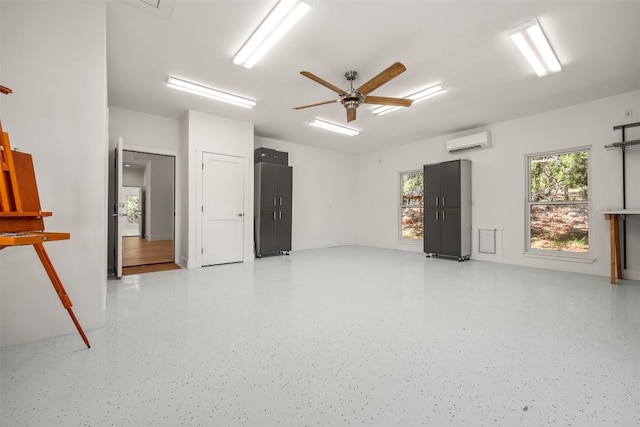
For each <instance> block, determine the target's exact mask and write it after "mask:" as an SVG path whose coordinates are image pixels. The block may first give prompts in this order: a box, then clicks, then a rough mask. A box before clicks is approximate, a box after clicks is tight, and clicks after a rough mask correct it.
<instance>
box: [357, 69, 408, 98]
mask: <svg viewBox="0 0 640 427" xmlns="http://www.w3.org/2000/svg"><path fill="white" fill-rule="evenodd" d="M406 69H407V67H405V66H404V65H402V64H401V63H400V62H396V63H394V64H392V65H390V66H389V67H388V68H387V69H386V70H383V71H382V72H381V73H380V74H378V75H377V76H375V77H374V78H372V79H371V80H369V81H368V82H366V83H365V84H363V85H362V86H360V87H359V88H358V91H360V92H362V93H363V94H365V95H366V94H368V93H369V92H372V91H374V90H375V89H377V88H379V87H380V86H382V85H383V84H385V83H386V82H388V81H389V80H391V79H392V78H394V77H396V76H397V75H399V74H401V73H403V72H404V71H405V70H406Z"/></svg>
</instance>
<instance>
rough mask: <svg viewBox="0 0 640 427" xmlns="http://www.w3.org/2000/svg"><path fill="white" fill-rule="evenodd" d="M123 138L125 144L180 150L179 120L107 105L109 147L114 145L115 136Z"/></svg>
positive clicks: (112, 147)
mask: <svg viewBox="0 0 640 427" xmlns="http://www.w3.org/2000/svg"><path fill="white" fill-rule="evenodd" d="M119 136H121V137H123V138H124V145H125V149H128V148H127V146H136V147H149V148H155V149H158V148H160V149H164V150H173V151H180V150H181V148H182V147H181V143H180V121H179V120H175V119H169V118H167V117H161V116H154V115H152V114H146V113H140V112H137V111H131V110H125V109H123V108H117V107H109V142H110V144H109V145H110V148H111V149H114V148H115V147H116V142H117V138H118V137H119Z"/></svg>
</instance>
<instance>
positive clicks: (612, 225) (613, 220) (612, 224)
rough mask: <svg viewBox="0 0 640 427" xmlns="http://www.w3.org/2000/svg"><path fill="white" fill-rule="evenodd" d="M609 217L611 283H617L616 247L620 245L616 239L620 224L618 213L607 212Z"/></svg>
mask: <svg viewBox="0 0 640 427" xmlns="http://www.w3.org/2000/svg"><path fill="white" fill-rule="evenodd" d="M606 217H607V219H608V220H609V247H610V252H611V254H610V256H609V259H610V262H611V284H612V285H615V284H616V264H617V262H618V261H617V259H618V258H617V257H616V252H617V251H616V248H617V247H618V241H617V239H616V234H617V233H616V229H617V228H618V227H617V224H618V219H617V216H616V215H612V214H607V215H606Z"/></svg>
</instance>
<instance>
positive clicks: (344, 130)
mask: <svg viewBox="0 0 640 427" xmlns="http://www.w3.org/2000/svg"><path fill="white" fill-rule="evenodd" d="M309 125H310V126H315V127H317V128H321V129H325V130H330V131H332V132H337V133H341V134H343V135H347V136H356V135H358V134H359V133H360V131H358V130H356V129H352V128H348V127H346V126H340V125H337V124H335V123H331V122H327V121H324V120H320V119H314V120H313V121H312V122H309Z"/></svg>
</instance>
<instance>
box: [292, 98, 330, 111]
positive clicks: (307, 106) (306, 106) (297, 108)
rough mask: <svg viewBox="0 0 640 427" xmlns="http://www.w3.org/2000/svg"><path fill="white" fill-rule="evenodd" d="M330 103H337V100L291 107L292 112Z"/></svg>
mask: <svg viewBox="0 0 640 427" xmlns="http://www.w3.org/2000/svg"><path fill="white" fill-rule="evenodd" d="M332 102H338V100H337V99H332V100H331V101H322V102H316V103H315V104H309V105H301V106H299V107H293V109H294V110H302V109H303V108H309V107H316V106H318V105H324V104H331V103H332Z"/></svg>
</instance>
